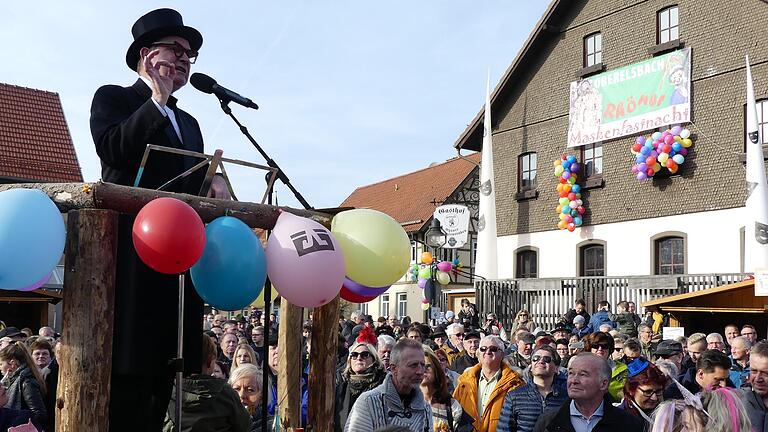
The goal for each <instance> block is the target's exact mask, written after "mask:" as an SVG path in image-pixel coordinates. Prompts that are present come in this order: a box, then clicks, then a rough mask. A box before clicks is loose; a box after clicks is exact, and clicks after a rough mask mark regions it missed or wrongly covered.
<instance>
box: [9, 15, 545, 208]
mask: <svg viewBox="0 0 768 432" xmlns="http://www.w3.org/2000/svg"><path fill="white" fill-rule="evenodd" d="M547 5H548V1H546V0H525V1H523V0H506V1H504V0H486V1H469V0H463V1H459V0H422V1H401V0H393V1H386V2H384V1H380V2H372V1H361V0H358V1H324V2H323V1H298V0H285V1H280V2H265V1H257V0H251V1H241V0H229V1H219V2H210V1H197V0H194V1H191V0H190V1H184V2H177V4H169V3H165V2H156V1H143V0H142V1H130V2H126V1H121V2H117V1H101V2H96V1H83V0H67V1H60V0H56V1H54V0H39V1H34V2H32V1H30V2H2V4H0V52H2V53H3V60H2V61H0V82H4V83H7V84H13V85H18V86H23V87H30V88H35V89H40V90H46V91H51V92H55V93H58V94H59V96H60V97H61V102H62V106H63V108H64V115H65V117H66V119H67V123H68V125H69V129H70V132H71V135H72V139H73V141H74V144H75V149H76V152H77V157H78V160H79V162H80V166H81V168H82V172H83V177H84V179H85V181H96V180H98V179H99V178H100V173H101V168H100V164H99V159H98V157H97V155H96V152H95V150H94V146H93V141H92V138H91V135H90V129H89V123H88V119H89V112H90V105H91V99H92V97H93V93H94V92H95V91H96V89H97V88H99V87H100V86H102V85H104V84H119V85H123V86H128V85H131V84H132V83H133V82H134V81H135V80H136V73H135V72H133V71H132V70H130V69H129V68H128V66H127V65H126V64H125V52H126V50H127V48H128V46H129V45H130V44H131V42H132V41H133V37H132V36H131V32H130V30H131V26H132V25H133V23H134V22H135V21H136V19H138V18H139V17H140V16H141V15H143V14H145V13H146V12H149V11H151V10H153V9H156V8H160V7H172V8H174V9H176V10H178V11H179V12H181V14H182V16H183V18H184V23H185V24H186V25H189V26H192V27H195V28H196V29H198V30H199V31H200V32H201V33H202V34H203V37H204V42H203V46H202V48H201V50H200V56H199V57H198V60H197V63H195V64H194V65H193V66H192V72H202V73H205V74H207V75H210V76H211V77H213V78H214V79H216V80H217V81H218V83H219V84H220V85H223V86H225V87H227V88H229V89H231V90H234V91H236V92H238V93H240V94H242V95H244V96H246V97H248V98H250V99H252V100H253V101H254V102H256V103H257V104H258V105H259V107H260V109H259V110H258V111H255V110H251V109H247V108H244V107H241V106H239V105H235V104H232V105H231V107H232V110H233V112H234V114H235V115H236V116H237V117H238V119H239V120H240V121H241V122H242V123H243V125H245V126H246V127H247V128H248V130H249V131H250V132H251V134H252V135H253V136H254V138H255V139H256V141H257V142H258V143H259V144H260V145H261V146H262V148H263V149H264V150H265V151H266V153H267V154H268V155H270V156H271V157H272V158H273V159H274V160H275V161H276V162H277V163H278V165H279V166H280V167H281V168H282V170H283V171H284V172H285V173H286V175H287V176H288V177H289V178H290V180H291V183H292V184H293V185H294V187H295V188H296V189H297V190H298V191H299V192H300V193H301V194H302V195H303V196H304V198H305V199H306V200H307V201H308V202H309V204H310V205H312V206H313V207H315V208H325V207H336V206H338V205H339V204H341V202H342V201H343V200H344V199H345V198H346V197H347V196H349V195H350V194H351V193H352V192H353V191H354V190H355V188H357V187H360V186H364V185H367V184H371V183H376V182H379V181H382V180H385V179H388V178H392V177H395V176H398V175H402V174H406V173H409V172H412V171H416V170H419V169H422V168H425V167H427V166H429V164H430V163H433V162H441V161H444V160H447V159H449V158H452V157H455V156H456V150H455V149H454V148H453V144H454V142H455V141H456V140H457V139H458V137H459V136H460V135H461V133H462V132H463V131H464V129H465V128H466V126H467V124H468V123H470V122H471V121H472V119H473V118H474V116H475V115H476V114H477V113H478V111H480V110H481V109H482V105H483V103H484V99H485V85H486V77H487V76H488V74H490V80H491V87H494V86H495V85H496V84H497V83H498V81H499V80H500V78H501V76H502V75H503V73H504V71H505V70H506V69H507V67H508V66H509V64H510V63H511V62H512V60H513V59H514V58H515V56H516V55H517V53H518V51H519V50H520V48H521V46H522V44H523V43H524V42H525V40H526V38H527V37H528V35H529V34H530V32H531V31H532V30H533V28H534V26H535V25H536V23H537V22H538V20H539V18H540V17H541V15H542V14H543V12H544V11H545V10H546V7H547ZM175 96H177V97H178V99H179V106H180V107H181V108H183V109H184V110H185V111H187V112H189V113H191V114H192V115H193V116H195V118H196V119H197V120H198V122H199V123H200V127H201V129H202V132H203V137H204V139H205V143H206V152H207V153H209V154H212V153H213V151H214V150H215V149H222V150H223V151H224V156H225V157H229V158H235V159H241V160H246V161H249V162H253V163H257V164H265V161H264V160H263V158H262V157H261V155H260V154H259V153H258V152H257V151H256V149H255V148H253V146H252V145H251V144H250V143H249V142H248V141H247V140H246V138H245V137H244V136H243V135H242V134H241V133H240V131H239V129H238V128H237V127H236V125H235V124H234V123H233V122H232V120H231V119H230V118H229V117H228V116H226V115H225V114H224V113H223V112H222V111H221V108H220V106H219V103H218V101H217V100H216V98H215V96H213V95H210V94H204V93H200V92H198V91H197V90H195V89H194V88H193V87H192V86H191V85H187V86H185V87H184V88H182V89H180V90H179V91H177V92H176V93H175ZM465 153H466V152H465ZM227 171H228V173H229V175H230V178H231V181H232V182H233V186H234V189H235V193H236V194H237V197H238V199H240V200H243V201H253V202H260V201H261V198H262V194H263V193H264V190H265V187H266V184H265V182H264V172H262V171H258V170H253V169H250V168H248V169H246V168H238V167H232V166H230V165H227ZM435 181H439V179H435ZM276 191H277V198H278V200H279V204H280V205H287V206H291V207H301V205H300V204H299V203H298V201H297V200H296V199H295V198H294V197H293V196H292V193H291V192H290V191H289V190H288V189H287V188H285V187H284V186H282V185H278V186H277V187H276Z"/></svg>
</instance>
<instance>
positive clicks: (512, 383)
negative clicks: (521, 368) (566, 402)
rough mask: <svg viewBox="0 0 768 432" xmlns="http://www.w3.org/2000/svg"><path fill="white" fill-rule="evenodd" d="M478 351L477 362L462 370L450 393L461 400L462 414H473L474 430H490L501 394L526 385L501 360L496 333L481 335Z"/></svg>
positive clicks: (496, 417)
mask: <svg viewBox="0 0 768 432" xmlns="http://www.w3.org/2000/svg"><path fill="white" fill-rule="evenodd" d="M478 352H479V355H480V363H478V364H477V365H475V366H473V367H471V368H470V369H467V370H466V371H464V373H463V374H461V376H460V377H459V384H458V385H457V386H456V390H454V392H453V397H454V398H455V399H456V400H458V401H459V402H460V403H461V408H462V409H463V410H464V414H466V415H468V416H470V417H471V418H472V426H473V427H474V429H473V430H475V431H478V432H493V431H495V430H496V428H497V425H498V422H499V417H500V415H501V408H502V406H503V405H504V397H505V396H506V395H507V393H508V392H510V391H511V390H514V389H516V388H518V387H521V386H523V385H525V381H523V379H522V378H521V377H520V375H518V374H517V373H516V372H515V371H514V370H512V368H510V367H509V365H507V363H506V362H503V361H502V360H503V359H504V342H503V341H502V340H501V338H499V337H498V336H493V335H488V336H485V337H483V338H482V339H481V340H480V347H479V348H478Z"/></svg>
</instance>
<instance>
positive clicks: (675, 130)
mask: <svg viewBox="0 0 768 432" xmlns="http://www.w3.org/2000/svg"><path fill="white" fill-rule="evenodd" d="M682 131H683V128H682V127H680V126H675V127H673V128H672V131H671V132H672V135H680V132H682Z"/></svg>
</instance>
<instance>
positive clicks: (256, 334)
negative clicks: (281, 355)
mask: <svg viewBox="0 0 768 432" xmlns="http://www.w3.org/2000/svg"><path fill="white" fill-rule="evenodd" d="M251 348H253V351H254V352H256V355H257V356H258V358H259V364H261V359H263V358H264V357H266V354H265V351H264V350H265V349H266V348H265V347H264V327H263V326H256V327H254V328H253V329H251Z"/></svg>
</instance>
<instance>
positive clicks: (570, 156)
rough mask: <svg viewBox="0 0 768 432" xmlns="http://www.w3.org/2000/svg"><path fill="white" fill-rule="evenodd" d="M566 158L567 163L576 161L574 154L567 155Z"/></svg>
mask: <svg viewBox="0 0 768 432" xmlns="http://www.w3.org/2000/svg"><path fill="white" fill-rule="evenodd" d="M566 159H567V160H568V163H569V164H572V163H574V162H576V156H574V155H568V157H567V158H566Z"/></svg>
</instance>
